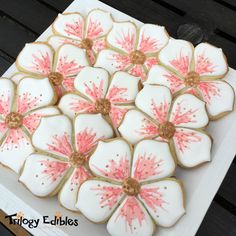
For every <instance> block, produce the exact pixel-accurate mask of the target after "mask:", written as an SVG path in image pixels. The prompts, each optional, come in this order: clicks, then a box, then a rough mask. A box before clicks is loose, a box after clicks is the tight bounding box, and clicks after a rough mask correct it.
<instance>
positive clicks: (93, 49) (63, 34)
mask: <svg viewBox="0 0 236 236" xmlns="http://www.w3.org/2000/svg"><path fill="white" fill-rule="evenodd" d="M112 23H113V20H112V18H111V15H110V13H108V12H105V11H103V10H100V9H95V10H92V11H91V12H90V13H89V14H88V16H87V17H86V19H84V18H83V16H82V15H80V14H79V13H64V14H59V15H58V17H57V18H56V20H55V21H54V23H53V24H52V30H53V32H54V34H55V35H53V36H51V37H49V39H48V43H49V44H51V45H52V46H53V48H54V49H57V48H58V46H60V45H62V44H64V43H71V44H74V45H76V46H77V47H80V48H83V49H85V50H86V52H87V55H88V58H89V59H90V63H91V64H94V62H95V59H96V55H97V53H98V52H99V51H100V50H102V49H104V48H105V47H106V41H105V36H106V34H107V33H108V31H109V30H110V29H111V27H112Z"/></svg>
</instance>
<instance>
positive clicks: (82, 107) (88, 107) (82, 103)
mask: <svg viewBox="0 0 236 236" xmlns="http://www.w3.org/2000/svg"><path fill="white" fill-rule="evenodd" d="M69 107H70V109H71V110H72V111H74V112H75V113H83V112H88V113H91V112H93V111H94V109H95V108H94V103H90V102H88V101H86V100H81V99H77V98H73V99H72V101H71V102H70V103H69Z"/></svg>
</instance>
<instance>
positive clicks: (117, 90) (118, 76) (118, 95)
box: [106, 71, 140, 104]
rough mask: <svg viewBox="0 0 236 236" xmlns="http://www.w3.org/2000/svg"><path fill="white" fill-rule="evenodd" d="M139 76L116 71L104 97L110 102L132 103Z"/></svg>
mask: <svg viewBox="0 0 236 236" xmlns="http://www.w3.org/2000/svg"><path fill="white" fill-rule="evenodd" d="M139 80H140V78H138V77H135V76H132V75H130V74H128V73H126V72H122V71H119V72H116V73H115V74H114V76H113V78H112V81H111V84H110V86H109V89H108V92H107V95H106V98H107V99H109V100H110V102H112V103H116V104H122V103H132V102H134V99H135V97H136V95H137V93H138V84H139Z"/></svg>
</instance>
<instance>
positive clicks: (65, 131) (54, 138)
mask: <svg viewBox="0 0 236 236" xmlns="http://www.w3.org/2000/svg"><path fill="white" fill-rule="evenodd" d="M58 124H60V125H58ZM42 137H43V138H42ZM71 137H72V127H71V122H70V120H69V118H67V116H64V115H56V116H51V117H43V118H42V119H41V122H40V124H39V126H38V128H37V129H36V131H35V132H34V134H33V137H32V142H33V144H34V146H35V147H36V148H38V149H40V150H43V151H46V152H48V153H52V154H55V155H59V156H61V157H67V158H68V157H69V156H70V155H71V154H72V152H73V150H72V145H71V143H72V142H71Z"/></svg>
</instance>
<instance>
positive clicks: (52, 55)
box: [16, 42, 89, 97]
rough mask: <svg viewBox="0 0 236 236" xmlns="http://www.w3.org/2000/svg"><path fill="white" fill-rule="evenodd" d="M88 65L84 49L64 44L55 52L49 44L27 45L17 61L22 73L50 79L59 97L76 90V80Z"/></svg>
mask: <svg viewBox="0 0 236 236" xmlns="http://www.w3.org/2000/svg"><path fill="white" fill-rule="evenodd" d="M88 64H89V63H88V60H87V56H86V53H85V51H84V50H83V49H80V48H78V47H76V46H74V45H71V44H64V45H62V46H61V47H59V48H58V49H57V51H54V50H53V49H52V47H51V46H50V45H49V44H47V43H41V42H36V43H30V44H26V45H25V47H24V48H23V50H22V51H21V52H20V54H19V55H18V57H17V60H16V66H17V68H18V70H19V71H20V72H22V73H26V74H30V75H31V76H37V77H40V78H45V77H48V78H49V80H50V82H51V83H52V84H53V86H54V87H55V89H56V90H57V93H58V95H59V97H60V96H61V95H62V94H63V93H64V91H72V90H73V89H74V78H75V77H76V75H77V74H78V73H79V72H80V70H81V69H82V68H84V67H85V66H87V65H88Z"/></svg>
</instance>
